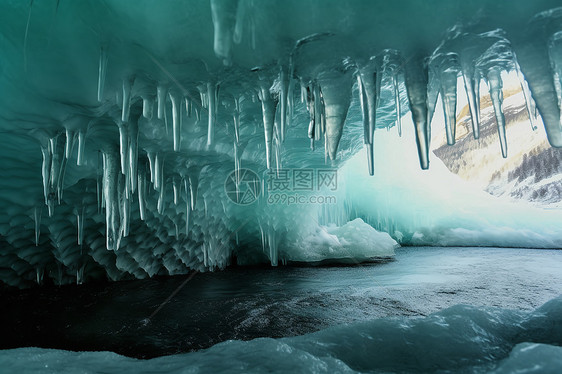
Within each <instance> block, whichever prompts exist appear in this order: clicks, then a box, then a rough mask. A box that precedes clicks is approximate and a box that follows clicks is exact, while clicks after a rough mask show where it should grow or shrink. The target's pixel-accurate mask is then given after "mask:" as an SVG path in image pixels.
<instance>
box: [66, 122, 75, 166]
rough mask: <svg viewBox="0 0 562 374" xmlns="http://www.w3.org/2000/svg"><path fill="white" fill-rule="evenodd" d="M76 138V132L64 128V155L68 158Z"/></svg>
mask: <svg viewBox="0 0 562 374" xmlns="http://www.w3.org/2000/svg"><path fill="white" fill-rule="evenodd" d="M75 140H76V133H75V132H74V131H72V130H69V129H66V143H65V145H64V157H65V158H66V159H69V158H70V156H71V155H72V149H73V148H74V141H75Z"/></svg>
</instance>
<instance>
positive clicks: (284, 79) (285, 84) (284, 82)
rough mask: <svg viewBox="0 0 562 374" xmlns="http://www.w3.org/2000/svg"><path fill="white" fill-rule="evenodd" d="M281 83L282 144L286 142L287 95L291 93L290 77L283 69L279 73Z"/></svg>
mask: <svg viewBox="0 0 562 374" xmlns="http://www.w3.org/2000/svg"><path fill="white" fill-rule="evenodd" d="M279 81H280V82H281V92H280V99H279V100H280V108H279V110H280V111H281V113H280V126H281V128H280V129H279V140H280V141H281V142H284V141H285V131H286V129H287V95H288V92H289V77H288V76H287V71H286V70H285V69H284V68H283V67H282V68H281V71H280V73H279Z"/></svg>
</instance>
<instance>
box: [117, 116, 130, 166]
mask: <svg viewBox="0 0 562 374" xmlns="http://www.w3.org/2000/svg"><path fill="white" fill-rule="evenodd" d="M117 126H118V127H119V155H120V157H121V173H122V174H123V175H125V174H126V173H127V156H128V149H129V144H128V140H129V139H128V138H129V136H128V129H127V124H126V123H121V124H118V125H117Z"/></svg>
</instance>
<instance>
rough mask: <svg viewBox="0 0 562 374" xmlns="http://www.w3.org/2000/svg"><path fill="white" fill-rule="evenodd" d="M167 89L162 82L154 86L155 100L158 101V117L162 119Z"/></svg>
mask: <svg viewBox="0 0 562 374" xmlns="http://www.w3.org/2000/svg"><path fill="white" fill-rule="evenodd" d="M167 91H168V89H167V88H166V86H164V85H163V84H159V85H158V87H156V100H157V101H158V113H157V114H158V119H164V113H165V112H166V93H167Z"/></svg>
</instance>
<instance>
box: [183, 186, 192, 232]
mask: <svg viewBox="0 0 562 374" xmlns="http://www.w3.org/2000/svg"><path fill="white" fill-rule="evenodd" d="M183 184H184V186H185V235H186V236H187V235H188V234H189V219H190V217H191V206H190V205H191V198H190V192H189V189H190V187H188V185H187V184H188V180H187V179H184V180H183Z"/></svg>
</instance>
